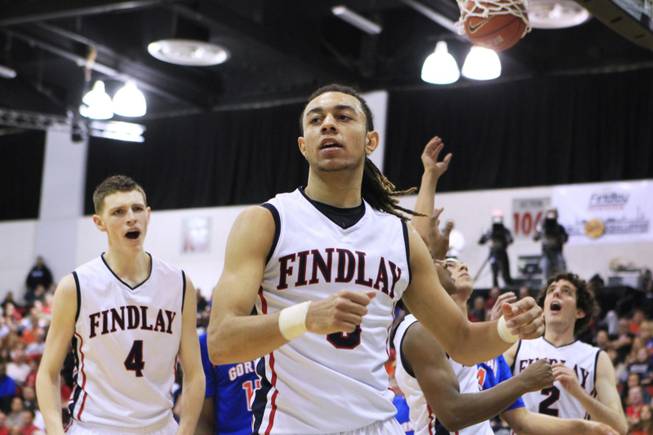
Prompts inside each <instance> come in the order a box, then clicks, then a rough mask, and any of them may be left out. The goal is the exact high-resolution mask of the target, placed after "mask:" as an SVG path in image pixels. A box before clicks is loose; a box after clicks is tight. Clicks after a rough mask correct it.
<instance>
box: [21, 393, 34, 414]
mask: <svg viewBox="0 0 653 435" xmlns="http://www.w3.org/2000/svg"><path fill="white" fill-rule="evenodd" d="M23 406H24V407H25V409H27V410H30V411H36V392H35V391H34V387H23Z"/></svg>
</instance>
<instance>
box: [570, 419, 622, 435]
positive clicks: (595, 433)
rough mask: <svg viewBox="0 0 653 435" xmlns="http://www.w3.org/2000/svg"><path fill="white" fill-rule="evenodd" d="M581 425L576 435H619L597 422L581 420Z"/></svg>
mask: <svg viewBox="0 0 653 435" xmlns="http://www.w3.org/2000/svg"><path fill="white" fill-rule="evenodd" d="M582 423H583V428H582V430H581V432H579V433H578V435H619V432H617V431H616V430H614V429H612V428H611V427H610V426H608V425H607V424H604V423H599V422H598V421H590V420H583V421H582Z"/></svg>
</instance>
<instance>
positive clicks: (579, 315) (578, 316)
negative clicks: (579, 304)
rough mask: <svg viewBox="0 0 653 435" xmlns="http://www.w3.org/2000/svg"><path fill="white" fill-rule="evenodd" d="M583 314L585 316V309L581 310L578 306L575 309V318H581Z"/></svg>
mask: <svg viewBox="0 0 653 435" xmlns="http://www.w3.org/2000/svg"><path fill="white" fill-rule="evenodd" d="M585 316H586V314H585V311H583V310H581V309H580V308H579V309H577V310H576V318H577V319H582V318H583V317H585Z"/></svg>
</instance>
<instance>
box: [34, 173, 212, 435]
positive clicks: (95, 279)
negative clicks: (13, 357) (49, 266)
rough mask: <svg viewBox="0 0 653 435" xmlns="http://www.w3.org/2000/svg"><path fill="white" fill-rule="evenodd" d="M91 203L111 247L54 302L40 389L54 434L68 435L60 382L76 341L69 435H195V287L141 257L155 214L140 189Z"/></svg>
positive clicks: (106, 189)
mask: <svg viewBox="0 0 653 435" xmlns="http://www.w3.org/2000/svg"><path fill="white" fill-rule="evenodd" d="M93 203H94V206H95V214H94V215H93V222H94V223H95V225H96V226H97V228H98V229H99V230H100V231H102V232H105V233H107V239H108V245H109V246H108V248H107V250H106V252H104V253H103V254H101V255H100V256H99V257H97V258H96V259H94V260H91V261H89V262H88V263H86V264H83V265H82V266H80V267H78V268H77V269H75V271H74V272H73V273H72V274H70V275H67V276H65V277H64V278H63V280H62V281H61V282H60V283H59V286H58V287H57V290H56V292H55V297H54V303H53V311H52V323H51V326H50V330H49V333H48V336H47V340H46V348H45V353H44V354H43V359H42V360H41V366H40V367H39V372H38V376H37V382H36V388H37V393H38V398H39V405H40V407H41V412H42V413H43V417H44V419H45V424H46V427H47V431H48V434H62V433H64V428H63V426H62V419H61V408H62V407H61V403H60V401H61V399H60V394H59V372H60V370H61V366H62V364H63V361H64V357H65V356H66V352H67V350H68V345H69V343H70V341H71V339H72V342H73V352H74V356H75V358H76V375H75V377H76V379H75V389H74V392H73V394H72V397H71V401H70V404H69V406H68V409H69V411H70V414H71V418H72V426H71V427H70V428H69V429H68V433H69V434H128V433H143V434H156V435H168V434H174V433H180V434H192V433H193V431H194V429H195V425H196V423H197V418H198V416H199V412H200V409H201V403H202V394H203V392H204V376H203V373H202V365H201V364H202V363H201V360H200V353H199V343H198V339H197V333H196V330H195V322H196V320H195V319H196V313H195V311H196V297H195V289H194V287H193V284H192V283H191V281H190V279H189V278H188V277H186V276H185V274H184V272H183V271H181V270H179V269H177V268H175V267H173V266H170V265H169V264H167V263H165V262H164V261H162V260H160V259H158V258H154V257H152V256H151V255H150V254H149V253H147V252H145V251H144V250H143V242H144V240H145V235H146V234H147V227H148V223H149V221H150V208H149V207H148V206H147V201H146V197H145V192H144V191H143V188H142V187H141V186H139V185H138V184H136V183H135V182H134V181H133V180H132V179H130V178H129V177H126V176H122V175H116V176H112V177H109V178H107V179H106V180H104V181H103V182H102V183H100V185H99V186H98V187H97V188H96V189H95V192H94V193H93ZM178 355H179V357H180V360H181V366H182V369H183V371H184V385H183V394H182V399H181V400H182V408H181V426H179V428H178V427H177V423H176V422H175V420H174V418H173V415H172V396H171V389H172V385H173V382H174V372H175V367H176V364H177V356H178Z"/></svg>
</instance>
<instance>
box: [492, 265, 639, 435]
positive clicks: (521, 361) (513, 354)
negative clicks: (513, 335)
mask: <svg viewBox="0 0 653 435" xmlns="http://www.w3.org/2000/svg"><path fill="white" fill-rule="evenodd" d="M538 303H539V304H540V305H541V306H542V307H543V308H544V317H545V321H546V332H545V335H544V337H540V338H537V339H535V340H520V341H519V342H517V343H515V345H514V346H513V347H511V348H510V349H509V350H508V351H507V352H506V353H505V357H506V361H507V362H508V363H509V364H510V365H511V366H512V370H513V373H514V374H519V373H521V372H522V371H523V370H525V369H526V368H527V367H528V366H529V365H530V364H532V363H533V362H534V361H536V360H538V359H547V360H549V361H550V362H551V363H552V364H554V369H553V373H554V375H555V378H556V381H557V382H556V383H555V384H554V385H553V386H552V387H550V388H545V389H543V390H542V391H539V392H532V393H529V394H526V395H525V396H524V402H526V407H527V408H528V409H529V410H531V411H532V412H539V413H541V414H548V415H555V416H559V417H562V418H585V417H586V416H589V418H591V419H592V420H596V421H600V422H603V423H605V424H607V425H609V426H611V427H613V428H614V429H616V430H617V431H618V432H619V433H620V434H625V433H626V432H627V430H628V426H627V423H626V419H625V417H624V413H623V410H622V407H621V401H620V399H619V394H618V393H617V388H616V384H617V383H616V380H615V374H614V368H613V367H612V363H611V362H610V358H609V357H608V355H607V354H606V353H605V352H604V351H602V350H600V349H599V348H597V347H594V346H590V345H589V344H585V343H583V342H580V341H578V340H576V337H577V336H578V335H579V334H580V333H582V332H583V330H584V329H585V328H586V327H587V325H588V324H589V323H590V320H591V318H592V316H593V314H594V311H595V306H596V302H595V300H594V295H593V294H592V292H591V291H590V290H589V289H588V288H587V283H586V282H585V281H583V280H582V279H580V278H579V277H578V276H577V275H574V274H571V273H565V274H560V275H557V276H555V277H553V278H551V279H549V281H548V283H547V285H546V287H544V288H543V289H542V290H541V291H540V295H539V297H538Z"/></svg>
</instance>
